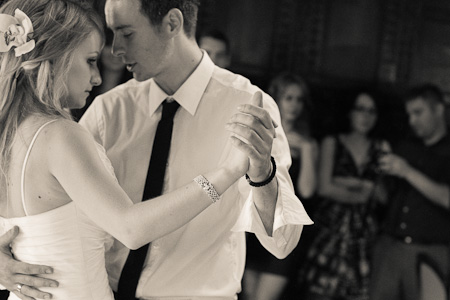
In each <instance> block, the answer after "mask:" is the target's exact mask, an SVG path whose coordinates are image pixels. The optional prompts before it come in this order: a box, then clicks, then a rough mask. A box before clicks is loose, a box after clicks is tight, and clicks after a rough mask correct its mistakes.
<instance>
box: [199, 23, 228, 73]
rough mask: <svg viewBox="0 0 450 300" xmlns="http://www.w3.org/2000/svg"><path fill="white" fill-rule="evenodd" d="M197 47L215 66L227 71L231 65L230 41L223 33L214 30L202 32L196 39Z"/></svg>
mask: <svg viewBox="0 0 450 300" xmlns="http://www.w3.org/2000/svg"><path fill="white" fill-rule="evenodd" d="M198 45H199V47H200V48H202V49H203V50H205V51H206V53H208V55H209V57H210V58H211V60H212V61H213V62H214V63H215V64H216V65H217V66H219V67H221V68H224V69H228V67H229V66H230V64H231V51H230V41H229V40H228V37H227V36H226V35H225V34H224V33H223V32H221V31H219V30H215V29H214V30H210V31H205V32H203V33H202V34H201V35H200V36H199V38H198Z"/></svg>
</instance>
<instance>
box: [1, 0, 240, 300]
mask: <svg viewBox="0 0 450 300" xmlns="http://www.w3.org/2000/svg"><path fill="white" fill-rule="evenodd" d="M102 28H103V25H102V22H101V19H100V17H99V16H98V15H96V14H95V13H94V10H93V9H92V8H91V7H89V6H87V4H84V2H83V1H73V2H72V1H69V0H52V1H48V0H33V1H28V0H10V1H8V2H7V3H6V4H4V5H3V6H2V7H1V9H0V31H2V34H1V36H0V52H2V53H0V76H1V80H0V90H1V91H2V92H1V94H0V149H1V156H0V168H1V172H0V182H1V185H0V191H1V192H0V234H3V233H4V232H6V231H8V230H10V229H11V228H13V227H14V226H18V227H19V228H20V233H19V235H18V237H17V238H16V239H15V240H14V242H13V243H12V245H11V248H12V252H13V253H14V256H15V257H16V258H17V259H19V260H21V261H23V262H27V263H33V264H42V265H51V266H53V267H54V273H53V274H52V275H49V277H50V278H55V279H57V280H58V281H59V288H57V289H55V288H46V289H43V290H44V291H45V292H49V293H52V294H53V299H83V300H87V299H113V294H112V292H111V290H110V288H109V285H108V279H107V274H106V270H105V261H104V259H105V258H104V256H105V251H107V250H108V248H109V247H111V244H112V239H113V237H114V238H116V239H118V240H119V241H121V242H122V243H123V244H125V245H126V246H127V247H129V248H132V249H136V248H139V247H140V246H142V245H145V244H147V243H149V242H151V241H152V240H154V239H156V238H158V237H161V236H163V235H165V234H167V233H170V232H172V231H173V230H176V229H177V228H179V227H181V226H182V225H184V224H186V223H187V222H189V221H190V220H191V219H192V218H194V217H195V216H196V215H197V214H199V213H200V212H201V211H203V210H204V209H206V208H207V207H208V206H210V205H212V204H213V201H212V200H217V197H218V196H219V195H220V194H222V193H223V192H224V191H225V190H226V189H227V188H228V187H229V186H230V185H232V184H233V183H234V182H235V181H236V180H238V179H239V178H241V177H242V176H243V175H244V174H245V173H246V171H247V168H248V158H247V157H246V156H244V154H243V153H242V152H241V151H240V150H239V149H238V148H235V150H233V151H231V152H230V153H231V154H230V156H229V157H228V158H227V160H226V161H225V163H224V164H223V166H221V167H219V168H217V169H216V170H212V171H211V172H209V173H207V174H203V176H204V177H201V178H202V179H204V180H203V181H202V182H200V181H199V180H194V181H192V182H191V183H190V184H187V185H186V186H184V187H182V188H180V189H178V190H176V191H174V192H172V193H170V194H166V195H164V196H160V197H158V198H155V199H152V201H145V202H142V203H138V204H134V205H133V203H132V201H131V200H130V199H129V198H128V196H127V195H126V194H125V192H124V191H123V190H122V189H121V188H120V186H119V184H118V182H117V180H116V179H115V176H114V172H113V169H112V166H111V164H110V162H109V160H108V158H107V157H106V155H105V151H104V149H103V148H102V147H101V146H99V145H98V144H96V142H95V141H94V139H93V138H92V137H91V136H90V135H89V133H88V132H87V131H85V130H84V129H83V128H82V127H81V126H79V125H78V124H77V123H75V122H74V121H72V119H71V117H70V115H69V113H68V109H70V108H80V107H83V106H84V104H85V101H86V98H87V96H88V95H89V91H90V90H91V89H92V87H93V86H96V85H99V84H100V83H101V77H100V74H99V71H98V69H97V65H96V62H97V59H98V56H99V54H100V53H101V49H102V47H103V43H104V37H103V31H102ZM207 191H208V192H207ZM51 276H53V277H51ZM6 288H8V289H10V290H13V289H14V288H15V289H16V291H15V292H14V294H11V296H10V299H19V298H18V297H19V295H20V289H21V285H17V286H16V287H8V286H7V287H6Z"/></svg>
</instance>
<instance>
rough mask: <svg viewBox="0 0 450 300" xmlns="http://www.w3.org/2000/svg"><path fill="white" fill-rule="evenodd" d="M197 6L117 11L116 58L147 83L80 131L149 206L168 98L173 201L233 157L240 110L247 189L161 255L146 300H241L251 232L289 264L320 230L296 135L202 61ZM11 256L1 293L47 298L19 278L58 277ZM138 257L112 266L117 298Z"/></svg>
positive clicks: (118, 95) (120, 5) (194, 2)
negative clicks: (311, 212)
mask: <svg viewBox="0 0 450 300" xmlns="http://www.w3.org/2000/svg"><path fill="white" fill-rule="evenodd" d="M198 4H199V1H198V0H173V1H167V0H107V1H106V6H105V13H106V21H107V24H108V27H110V28H111V29H112V30H113V31H114V44H113V50H112V51H113V53H114V54H115V55H116V56H119V57H121V58H122V60H123V62H124V63H126V64H127V68H128V70H129V71H130V72H132V73H133V76H134V78H135V79H136V80H131V81H129V82H127V83H125V84H123V85H121V86H119V87H117V88H115V89H113V90H112V91H110V92H108V93H106V94H104V95H102V96H99V97H98V98H97V99H96V100H95V101H94V103H93V105H92V106H91V107H90V108H89V109H88V111H87V112H86V114H85V115H84V117H83V118H82V120H81V121H80V124H82V125H83V126H84V127H85V128H86V129H87V130H89V131H90V132H91V133H92V134H93V136H94V137H95V138H96V140H97V141H98V142H99V143H101V144H102V145H103V146H104V147H105V149H106V151H107V154H108V156H109V158H110V159H111V161H112V163H113V166H114V169H115V172H116V175H117V177H118V180H119V182H120V184H121V186H122V187H123V188H124V190H125V191H126V192H127V194H128V195H129V196H130V198H131V199H132V200H133V201H134V202H139V201H141V197H142V191H143V186H144V182H145V175H146V172H147V168H148V162H149V157H150V153H149V152H150V149H151V147H152V143H153V140H152V139H153V137H152V135H153V134H154V132H155V128H156V125H157V123H158V121H159V120H158V119H157V118H156V116H158V115H159V114H160V111H161V106H160V104H161V103H162V102H163V101H164V99H166V98H167V97H168V96H170V97H172V98H174V99H175V100H176V101H177V102H178V103H179V104H180V108H179V111H178V113H177V119H176V120H175V125H174V126H175V127H174V130H173V134H172V142H171V150H170V153H169V161H168V163H167V167H166V168H167V172H166V174H168V176H166V178H165V180H164V191H165V192H167V191H171V190H173V189H175V188H177V187H179V186H181V185H183V184H185V183H187V182H189V181H190V180H192V178H194V177H195V175H196V174H201V173H203V172H205V171H206V170H209V169H211V168H213V167H214V166H216V165H217V164H218V163H220V161H221V158H222V157H225V156H226V154H227V151H228V150H229V149H227V148H223V145H224V141H225V140H226V139H227V138H228V136H229V132H227V131H226V130H224V129H223V128H224V126H225V124H226V123H227V122H228V121H229V116H231V115H233V114H234V113H235V111H236V107H238V106H240V108H239V109H240V110H239V111H240V112H241V114H237V115H235V118H237V119H236V120H237V121H238V122H239V123H240V124H241V126H237V127H229V128H228V130H229V131H231V132H233V133H235V134H238V135H240V136H243V137H245V140H246V141H247V143H245V144H244V143H243V144H241V146H242V148H243V149H245V150H244V151H245V152H246V153H247V154H248V155H249V157H250V169H249V171H248V174H247V175H248V176H247V180H246V179H245V178H242V179H241V180H240V181H239V182H238V183H236V184H235V185H234V186H232V187H231V188H230V189H229V190H228V191H227V192H226V193H225V194H224V195H223V197H222V199H221V200H220V202H219V203H218V204H219V205H217V206H214V207H211V209H210V208H208V209H207V210H206V211H204V212H203V213H201V214H200V215H199V216H198V217H196V218H195V219H193V220H192V221H191V222H190V223H189V224H187V225H186V226H184V227H182V228H181V229H179V230H177V231H175V232H173V233H171V234H169V235H167V236H165V237H163V238H161V239H159V240H157V241H155V242H153V243H152V244H151V246H150V248H149V255H148V256H147V258H146V260H145V263H144V265H143V267H142V273H141V274H140V280H139V282H138V286H137V290H136V292H135V295H136V297H137V298H140V299H169V298H170V299H236V297H237V296H236V295H237V293H239V291H240V289H241V286H240V282H241V278H242V274H243V270H244V266H245V231H248V232H254V233H255V234H256V236H257V237H258V239H259V240H260V242H261V243H262V245H263V246H264V247H265V248H266V249H267V250H268V251H269V252H271V253H272V254H273V255H275V256H276V257H278V258H284V257H286V256H287V255H288V254H289V253H290V252H291V251H292V249H294V248H295V246H296V245H297V243H298V240H299V237H300V234H301V231H302V226H303V224H311V223H312V222H311V220H310V219H309V217H308V216H307V214H306V212H305V211H304V209H303V206H302V205H301V203H300V201H299V200H298V198H296V196H295V195H294V191H293V187H292V182H291V179H290V177H289V174H288V168H289V166H290V163H291V161H290V153H289V146H288V143H287V140H286V136H285V134H284V132H283V130H282V129H281V127H278V128H276V129H275V131H274V128H273V126H272V122H271V120H272V119H273V120H275V122H277V123H278V124H279V123H280V116H279V111H278V108H277V105H276V103H275V102H274V101H273V99H272V98H270V97H269V96H268V95H266V94H264V95H263V99H259V100H257V101H256V102H255V103H254V104H255V105H249V104H248V103H249V99H250V98H251V96H252V95H253V94H255V93H256V92H257V91H259V89H258V88H257V87H256V86H253V85H252V84H251V83H250V82H249V81H248V80H247V79H245V78H243V77H242V76H239V75H235V74H233V73H231V72H229V71H226V70H224V69H221V68H219V67H217V66H215V65H214V64H213V62H212V61H211V59H210V58H209V57H208V55H207V54H206V53H205V52H203V51H201V50H200V48H199V47H198V45H197V43H196V41H195V27H196V19H197V10H198ZM262 107H264V108H262ZM275 136H276V138H274V137H275ZM271 156H273V157H274V160H273V162H272V161H271ZM150 201H151V200H150ZM149 230H151V228H149ZM13 237H14V235H13V234H12V235H10V236H9V239H8V237H3V239H2V240H3V243H0V246H1V245H2V244H3V246H4V249H6V245H5V243H7V242H9V240H10V239H11V238H13ZM4 252H5V255H4V256H1V255H0V268H1V269H0V284H4V283H5V282H10V281H11V280H13V282H16V283H20V284H24V285H23V287H22V292H23V294H26V295H28V296H31V297H36V298H37V297H42V294H40V293H41V292H40V291H38V290H37V289H35V288H39V287H40V286H44V285H47V284H50V283H53V282H52V281H50V280H45V279H42V278H38V277H33V276H27V275H18V274H17V273H22V274H44V273H45V272H44V271H45V270H47V269H48V268H47V269H46V268H45V267H36V266H32V265H26V264H21V263H20V262H16V261H14V260H13V259H12V258H10V257H9V258H8V257H7V255H8V254H9V253H8V251H4ZM128 252H129V251H128V249H125V248H124V247H123V246H121V245H120V244H119V243H117V244H116V245H115V246H114V247H113V249H112V251H110V252H109V253H108V255H107V268H108V274H109V276H110V284H111V286H112V288H113V289H114V290H117V286H118V281H119V278H120V274H121V270H122V267H123V265H124V263H125V261H126V259H127V255H128ZM19 266H26V267H27V268H28V269H27V270H23V269H20V268H19ZM140 271H141V270H140V268H138V269H137V270H136V272H140ZM138 274H139V273H138ZM8 276H10V278H8ZM42 276H44V277H45V275H42ZM138 276H139V275H138ZM8 280H9V281H8ZM186 297H188V298H186ZM24 299H29V298H24Z"/></svg>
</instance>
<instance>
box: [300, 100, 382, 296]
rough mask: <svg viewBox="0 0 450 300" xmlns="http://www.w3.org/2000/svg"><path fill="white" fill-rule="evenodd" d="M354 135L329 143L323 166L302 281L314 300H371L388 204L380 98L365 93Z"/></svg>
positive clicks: (355, 106) (354, 109)
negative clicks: (378, 129) (384, 203)
mask: <svg viewBox="0 0 450 300" xmlns="http://www.w3.org/2000/svg"><path fill="white" fill-rule="evenodd" d="M346 116H347V117H348V121H349V130H347V131H346V132H345V133H342V134H338V135H330V136H327V137H325V138H324V140H323V143H322V145H321V155H320V160H319V177H318V178H319V187H318V194H319V195H320V196H321V201H320V204H319V206H318V208H317V210H316V211H315V215H314V218H313V220H314V222H315V225H314V226H315V227H316V233H317V234H316V236H315V238H314V241H313V243H312V245H311V246H310V248H309V250H308V254H307V259H306V265H305V267H304V268H303V269H302V270H301V274H300V279H301V282H303V285H304V286H305V287H307V297H305V298H302V299H308V300H319V299H320V300H325V299H326V300H337V299H345V300H368V284H369V275H370V251H371V248H372V242H373V239H374V237H375V235H376V233H377V230H378V222H377V214H376V211H377V210H376V208H377V205H378V203H379V202H378V201H377V200H380V199H382V198H383V195H384V193H383V188H382V185H381V184H379V180H378V179H379V172H378V171H377V157H378V155H379V153H380V150H382V149H384V150H389V146H388V144H387V142H385V141H382V140H379V139H375V138H373V137H372V136H371V132H372V131H373V129H374V127H375V124H376V122H377V119H378V110H377V106H376V103H375V99H374V97H373V96H372V95H371V94H369V93H359V94H358V95H357V96H356V97H355V98H354V100H353V101H352V106H351V108H350V111H349V112H348V113H347V114H346Z"/></svg>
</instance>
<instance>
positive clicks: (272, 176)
mask: <svg viewBox="0 0 450 300" xmlns="http://www.w3.org/2000/svg"><path fill="white" fill-rule="evenodd" d="M270 161H271V162H272V173H270V176H269V178H267V179H266V180H264V181H262V182H253V181H251V180H250V177H248V175H247V174H245V179H247V182H248V184H250V185H251V186H254V187H262V186H265V185H267V184H269V183H270V182H271V181H272V180H273V178H274V177H275V174H276V173H277V164H276V163H275V158H273V156H271V157H270Z"/></svg>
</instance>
